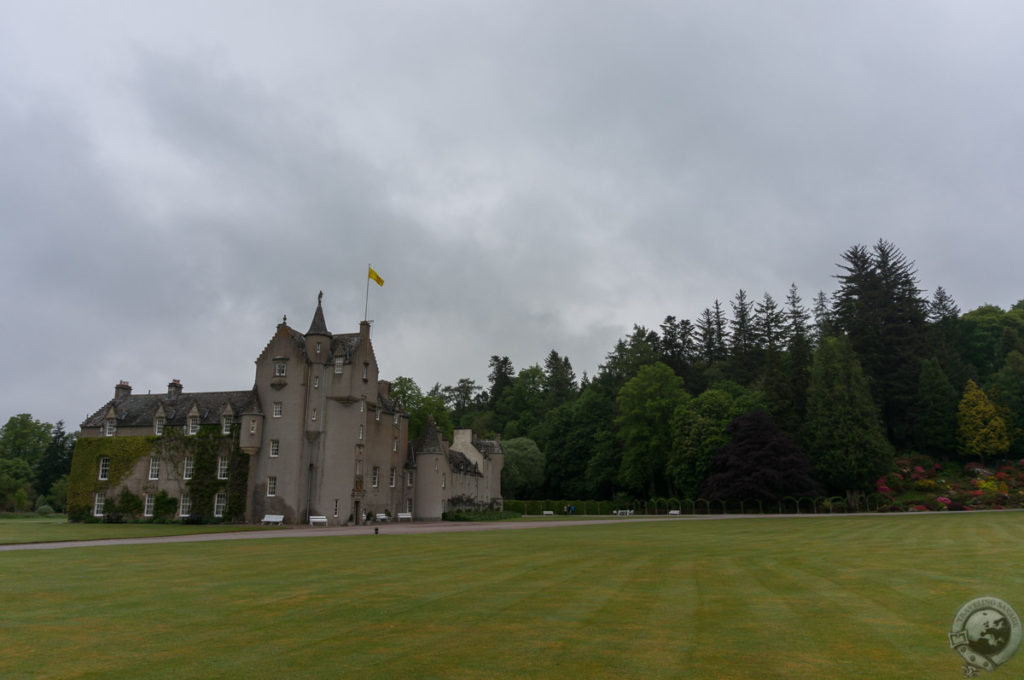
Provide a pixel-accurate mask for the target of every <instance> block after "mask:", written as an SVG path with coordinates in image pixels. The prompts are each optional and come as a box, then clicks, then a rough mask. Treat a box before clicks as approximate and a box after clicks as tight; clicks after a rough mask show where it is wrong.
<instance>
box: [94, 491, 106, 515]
mask: <svg viewBox="0 0 1024 680" xmlns="http://www.w3.org/2000/svg"><path fill="white" fill-rule="evenodd" d="M105 500H106V494H104V493H103V492H102V491H97V492H96V495H95V496H93V501H92V516H93V517H103V502H104V501H105Z"/></svg>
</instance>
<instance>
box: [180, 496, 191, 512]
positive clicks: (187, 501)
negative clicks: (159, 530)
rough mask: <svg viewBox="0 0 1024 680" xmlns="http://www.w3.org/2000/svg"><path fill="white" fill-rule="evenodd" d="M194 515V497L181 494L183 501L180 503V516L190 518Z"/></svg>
mask: <svg viewBox="0 0 1024 680" xmlns="http://www.w3.org/2000/svg"><path fill="white" fill-rule="evenodd" d="M191 514H192V497H191V496H189V495H188V494H187V493H183V494H181V500H180V501H179V502H178V516H179V517H188V516H189V515H191Z"/></svg>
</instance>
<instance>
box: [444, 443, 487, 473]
mask: <svg viewBox="0 0 1024 680" xmlns="http://www.w3.org/2000/svg"><path fill="white" fill-rule="evenodd" d="M448 465H450V466H451V468H452V470H455V471H456V472H461V473H462V474H467V475H476V476H477V477H483V476H484V475H483V473H482V472H480V468H479V467H477V464H476V463H473V462H471V461H470V460H469V458H467V457H466V454H464V453H463V452H462V451H456V450H455V449H448Z"/></svg>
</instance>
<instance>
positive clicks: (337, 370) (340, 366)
mask: <svg viewBox="0 0 1024 680" xmlns="http://www.w3.org/2000/svg"><path fill="white" fill-rule="evenodd" d="M344 370H345V360H344V359H335V360H334V374H335V375H341V374H342V372H343V371H344Z"/></svg>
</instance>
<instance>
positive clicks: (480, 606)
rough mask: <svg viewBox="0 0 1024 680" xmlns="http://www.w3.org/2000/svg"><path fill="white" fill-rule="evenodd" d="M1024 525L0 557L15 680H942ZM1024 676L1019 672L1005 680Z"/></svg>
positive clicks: (651, 529) (216, 545)
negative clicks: (958, 631) (967, 622)
mask: <svg viewBox="0 0 1024 680" xmlns="http://www.w3.org/2000/svg"><path fill="white" fill-rule="evenodd" d="M1022 534H1024V513H1019V512H1001V513H949V514H934V515H901V516H881V517H834V518H806V519H788V518H779V519H735V520H680V521H665V522H654V523H648V522H637V523H633V522H622V523H615V524H610V525H600V526H594V525H588V524H586V523H580V524H578V525H574V526H570V527H547V528H544V527H541V528H537V529H530V530H506V531H490V532H480V533H457V534H456V533H453V534H433V535H406V536H401V535H386V534H381V535H379V536H373V535H359V536H345V537H340V536H339V537H328V536H324V537H316V538H281V539H265V540H260V541H225V542H212V543H210V542H207V543H189V544H175V545H137V546H115V547H90V548H75V549H67V550H48V551H26V552H8V553H0V573H2V575H3V578H2V579H0V601H2V602H3V607H2V610H0V646H2V647H0V648H2V649H3V653H2V654H0V677H4V678H94V677H123V678H176V679H177V678H285V677H286V678H327V677H330V678H353V677H364V678H438V679H441V678H444V679H449V678H455V679H458V678H538V679H540V678H616V679H619V678H780V679H782V678H786V679H787V680H791V679H794V678H814V679H815V680H817V679H820V678H858V679H860V678H865V677H877V678H913V679H915V680H918V679H920V678H942V677H950V678H952V677H959V675H960V667H961V663H960V661H959V658H958V657H957V656H956V654H955V653H954V652H953V651H952V650H951V649H950V648H949V644H948V642H947V638H946V634H947V632H948V630H949V626H950V623H951V622H952V619H953V616H954V614H955V613H956V611H957V609H958V608H959V607H960V606H961V604H963V603H964V602H965V601H967V600H970V599H972V598H975V597H978V596H982V595H992V596H995V597H1000V598H1002V599H1004V600H1006V601H1008V602H1009V603H1010V604H1012V605H1014V606H1015V607H1016V608H1017V610H1018V611H1024V570H1021V569H1020V567H1019V565H1020V564H1021V562H1022V558H1024V550H1022V540H1021V536H1022ZM1022 672H1024V652H1022V653H1020V654H1018V656H1017V657H1015V658H1014V659H1012V660H1011V661H1010V662H1009V664H1007V665H1006V666H1004V667H1003V668H1002V669H1000V670H999V671H997V674H1003V675H1005V676H1006V677H1020V676H1021V675H1022Z"/></svg>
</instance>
